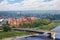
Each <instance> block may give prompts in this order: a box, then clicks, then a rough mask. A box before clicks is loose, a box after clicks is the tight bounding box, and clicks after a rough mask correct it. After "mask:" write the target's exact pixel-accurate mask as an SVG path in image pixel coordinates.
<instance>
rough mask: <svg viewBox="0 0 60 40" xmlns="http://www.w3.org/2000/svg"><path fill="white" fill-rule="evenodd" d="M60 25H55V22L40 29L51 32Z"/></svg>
mask: <svg viewBox="0 0 60 40" xmlns="http://www.w3.org/2000/svg"><path fill="white" fill-rule="evenodd" d="M59 24H60V23H55V22H53V23H51V24H49V25H43V26H39V29H42V30H51V29H53V28H55V27H57V26H58V25H59Z"/></svg>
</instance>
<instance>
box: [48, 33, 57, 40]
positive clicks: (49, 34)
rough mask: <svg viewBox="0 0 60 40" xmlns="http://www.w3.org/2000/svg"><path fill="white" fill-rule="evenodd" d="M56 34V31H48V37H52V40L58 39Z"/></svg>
mask: <svg viewBox="0 0 60 40" xmlns="http://www.w3.org/2000/svg"><path fill="white" fill-rule="evenodd" d="M55 35H56V34H55V33H53V34H51V33H47V37H48V38H51V39H52V40H56V36H55Z"/></svg>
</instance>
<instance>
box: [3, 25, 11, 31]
mask: <svg viewBox="0 0 60 40" xmlns="http://www.w3.org/2000/svg"><path fill="white" fill-rule="evenodd" d="M3 31H4V32H8V31H11V27H9V26H8V25H5V24H4V25H3Z"/></svg>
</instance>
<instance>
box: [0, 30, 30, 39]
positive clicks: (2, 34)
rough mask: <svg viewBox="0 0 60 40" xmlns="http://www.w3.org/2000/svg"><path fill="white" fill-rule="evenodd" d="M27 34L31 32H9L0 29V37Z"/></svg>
mask: <svg viewBox="0 0 60 40" xmlns="http://www.w3.org/2000/svg"><path fill="white" fill-rule="evenodd" d="M29 34H31V33H29V32H17V31H11V32H2V31H0V39H3V38H9V37H15V36H23V35H29Z"/></svg>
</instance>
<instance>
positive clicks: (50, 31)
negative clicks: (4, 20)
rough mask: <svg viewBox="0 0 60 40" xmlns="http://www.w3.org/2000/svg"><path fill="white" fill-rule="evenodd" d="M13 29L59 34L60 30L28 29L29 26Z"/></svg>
mask: <svg viewBox="0 0 60 40" xmlns="http://www.w3.org/2000/svg"><path fill="white" fill-rule="evenodd" d="M13 30H16V31H32V32H38V33H40V32H47V33H58V34H60V31H56V30H40V29H39V30H37V29H34V28H32V29H30V28H13Z"/></svg>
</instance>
